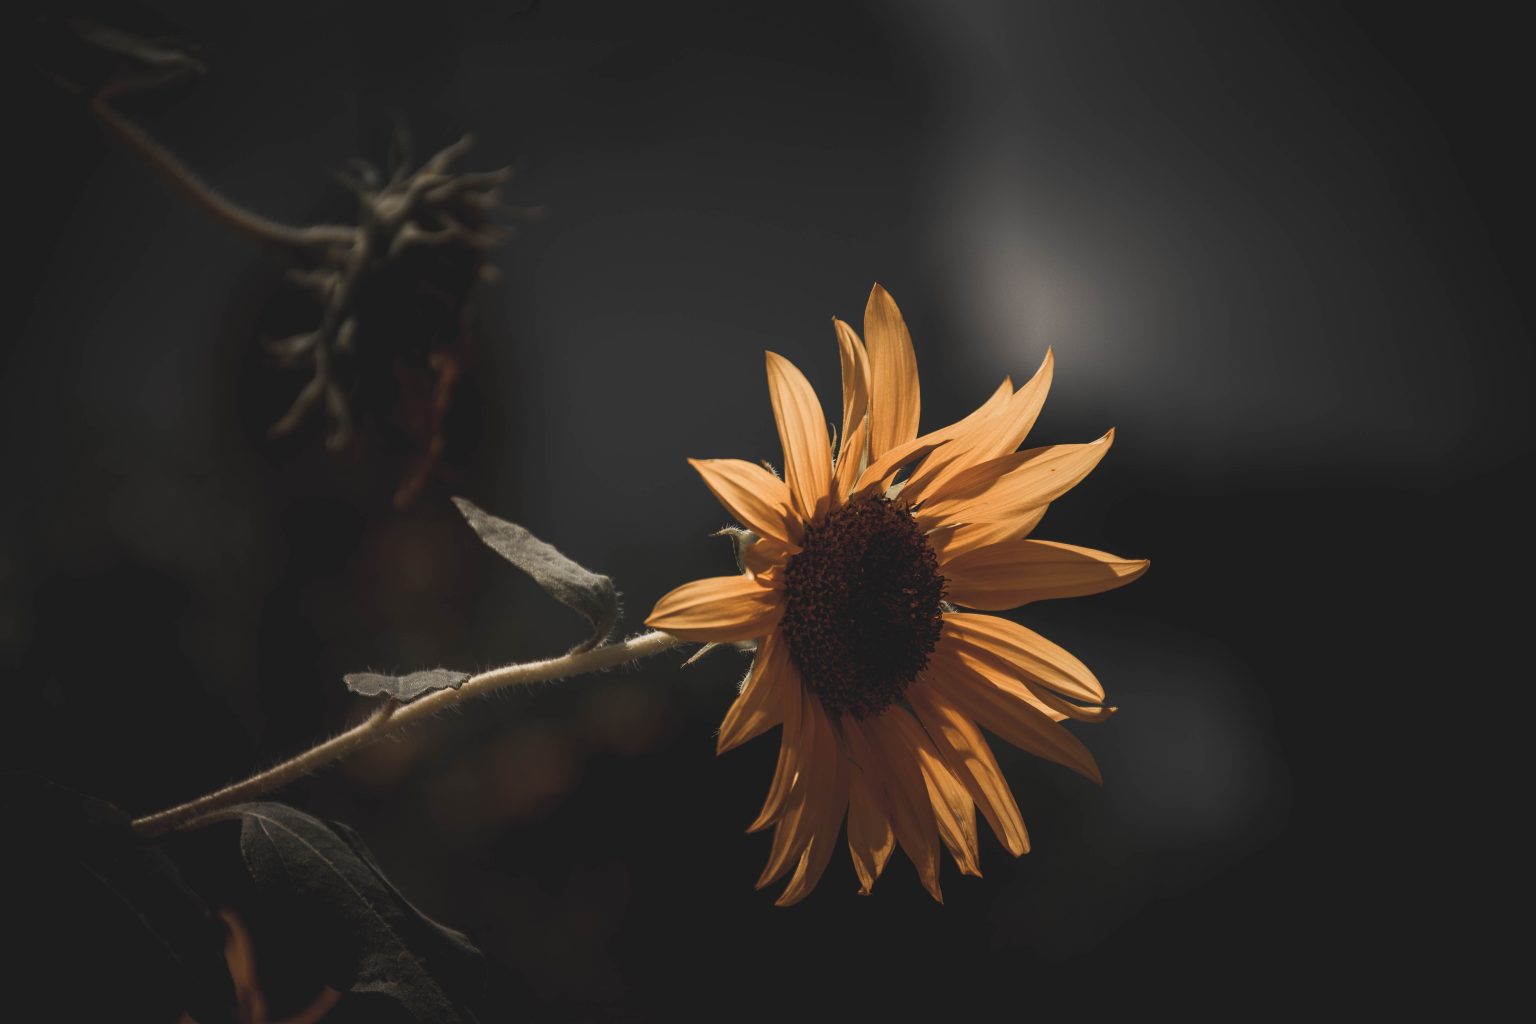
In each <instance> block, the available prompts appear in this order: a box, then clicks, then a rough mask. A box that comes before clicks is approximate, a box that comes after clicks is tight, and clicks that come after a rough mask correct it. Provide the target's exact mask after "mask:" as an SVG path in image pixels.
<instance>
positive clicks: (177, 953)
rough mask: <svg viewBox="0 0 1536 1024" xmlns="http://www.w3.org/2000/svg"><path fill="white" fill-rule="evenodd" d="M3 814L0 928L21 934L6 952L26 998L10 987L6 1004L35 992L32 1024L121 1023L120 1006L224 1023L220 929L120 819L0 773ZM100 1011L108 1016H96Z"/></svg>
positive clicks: (229, 1013) (226, 989)
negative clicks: (45, 1022) (46, 1023)
mask: <svg viewBox="0 0 1536 1024" xmlns="http://www.w3.org/2000/svg"><path fill="white" fill-rule="evenodd" d="M0 813H3V815H4V819H5V821H6V823H7V828H6V847H7V850H6V859H7V869H6V870H5V871H4V872H3V875H4V880H5V881H4V886H5V888H4V890H3V891H4V905H5V908H6V912H5V913H6V924H7V926H8V927H9V928H10V929H11V930H12V931H11V934H12V935H13V936H16V937H22V936H24V937H25V941H24V942H17V943H15V945H13V946H12V951H13V953H19V954H20V956H21V964H22V965H23V966H22V969H20V970H17V971H16V973H15V976H14V977H15V979H16V981H17V982H18V983H19V984H20V985H21V986H22V988H23V991H22V992H16V991H14V990H9V989H10V986H7V987H8V991H7V995H6V1001H7V1003H8V1004H10V1005H12V1006H25V1005H27V1004H28V999H27V993H26V991H25V989H26V987H27V986H36V990H37V993H38V997H37V998H38V1000H40V1001H38V1002H36V1003H34V1006H33V1010H32V1011H31V1012H32V1014H34V1016H32V1018H31V1019H49V1020H77V1019H78V1020H86V1019H124V1018H123V1017H122V1016H121V1014H122V1013H123V1012H124V1010H123V1008H124V1007H132V1008H135V1010H136V1011H138V1012H144V1013H146V1014H149V1013H158V1019H163V1020H167V1021H170V1020H175V1019H176V1018H177V1017H179V1016H180V1015H181V1014H183V1013H190V1014H192V1016H194V1017H195V1018H196V1019H197V1020H198V1021H199V1022H200V1024H216V1022H219V1021H229V1020H232V1019H233V1012H234V1005H235V999H234V987H233V984H232V982H231V981H230V977H229V970H228V968H227V967H226V966H225V963H224V956H223V948H224V928H223V925H222V924H221V923H220V922H219V921H218V920H216V919H215V918H214V917H213V915H212V914H211V913H210V911H209V909H208V906H207V904H205V903H204V902H203V900H202V898H201V897H200V896H198V895H197V893H195V892H193V891H192V890H191V889H190V888H189V887H188V886H187V885H186V883H185V882H184V881H183V879H182V877H181V874H180V872H179V871H178V870H177V868H176V865H175V864H174V863H172V861H171V860H170V858H169V857H167V856H166V855H165V854H164V852H162V851H161V850H160V849H159V848H158V847H157V846H155V845H152V844H150V843H149V842H147V841H145V840H142V839H140V838H139V837H138V836H136V835H135V834H134V832H133V829H132V827H131V826H130V824H129V819H128V816H127V815H126V814H124V813H122V812H121V811H119V810H118V809H117V808H116V807H113V806H112V805H111V804H109V803H106V802H105V801H102V800H97V799H95V798H93V797H89V796H84V795H82V794H80V793H76V792H74V791H72V790H69V789H66V788H64V787H63V786H59V785H56V784H55V783H52V782H50V781H48V780H47V779H44V778H41V777H39V776H35V775H27V774H20V773H15V774H12V773H7V774H5V775H3V776H0ZM13 858H14V859H15V861H16V863H15V864H14V866H12V865H11V863H10V862H11V861H12V859H13ZM34 956H40V957H41V958H42V959H41V960H40V962H38V963H37V964H35V965H30V966H29V965H28V964H29V957H34ZM10 966H11V967H15V966H16V965H15V963H14V961H13V962H12V963H11V964H10ZM8 973H9V971H8ZM103 1007H114V1008H115V1014H114V1017H110V1018H103V1017H101V1016H99V1014H100V1011H101V1009H102V1008H103Z"/></svg>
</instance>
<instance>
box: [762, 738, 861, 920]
mask: <svg viewBox="0 0 1536 1024" xmlns="http://www.w3.org/2000/svg"><path fill="white" fill-rule="evenodd" d="M823 716H825V713H824V712H823ZM824 724H825V726H826V736H825V739H824V740H822V741H821V742H825V743H827V744H828V745H830V747H831V749H832V759H831V765H830V767H831V770H832V774H831V775H830V776H827V777H821V778H816V779H813V780H811V781H812V782H813V784H814V785H815V786H816V788H817V792H816V795H815V798H814V803H813V804H812V806H811V807H809V808H808V809H807V812H806V813H807V817H806V821H807V822H808V831H809V836H808V838H807V839H806V842H805V849H804V852H802V853H801V854H800V863H799V864H797V865H796V866H795V872H794V874H792V875H790V877H789V884H788V885H786V886H785V887H784V891H783V892H782V893H780V894H779V898H778V899H776V900H774V901H773V903H774V906H776V907H788V906H791V905H793V904H795V903H799V902H800V901H801V900H803V899H805V897H807V896H809V895H810V893H811V890H812V889H814V888H816V883H817V882H819V881H821V876H822V874H823V873H824V872H825V871H826V870H827V864H828V863H829V862H830V861H831V860H832V854H833V851H835V850H836V849H837V846H838V838H839V834H840V833H841V831H842V825H843V814H844V812H845V811H847V809H848V781H849V780H848V767H849V766H848V753H847V751H846V750H845V749H844V747H843V744H842V741H841V740H840V739H839V737H838V735H837V731H836V729H835V727H834V726H833V725H832V723H831V721H830V720H824Z"/></svg>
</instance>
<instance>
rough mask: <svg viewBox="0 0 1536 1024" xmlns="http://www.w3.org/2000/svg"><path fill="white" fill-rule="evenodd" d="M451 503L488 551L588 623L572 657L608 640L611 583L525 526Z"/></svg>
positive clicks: (612, 617) (615, 601)
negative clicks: (588, 633) (589, 629)
mask: <svg viewBox="0 0 1536 1024" xmlns="http://www.w3.org/2000/svg"><path fill="white" fill-rule="evenodd" d="M453 503H454V504H455V505H456V506H458V509H459V512H460V513H462V514H463V516H464V519H465V521H466V522H468V523H469V525H470V526H471V527H472V528H473V529H474V531H475V533H477V534H479V536H480V539H481V540H483V541H484V542H485V543H486V546H487V547H489V548H490V549H491V550H492V551H494V552H496V553H497V554H498V555H500V556H501V557H502V558H505V559H506V560H507V561H509V562H511V563H512V564H513V565H515V566H517V567H518V568H519V569H521V570H523V572H525V573H527V574H528V575H529V576H531V577H532V578H533V581H534V582H535V583H537V584H538V585H539V586H540V587H542V588H543V590H544V592H545V593H546V594H548V595H549V596H550V597H553V598H554V599H555V600H557V601H559V602H561V603H562V604H564V605H566V606H567V607H569V608H572V609H575V610H576V611H577V612H580V613H581V615H582V616H584V617H585V618H586V620H587V621H588V622H590V623H591V624H592V635H591V636H590V637H588V638H587V639H586V640H585V641H583V642H582V643H581V644H579V645H577V646H576V647H574V648H572V651H573V652H575V651H588V650H591V649H592V648H593V647H596V646H597V645H598V644H600V643H602V642H603V641H604V640H606V639H608V636H609V635H610V634H611V633H612V632H613V627H614V625H615V624H616V623H617V622H618V620H619V593H618V591H617V590H615V589H614V586H613V580H611V579H609V578H608V577H607V576H601V575H599V574H597V573H594V572H590V571H589V570H587V569H584V568H583V567H582V566H580V565H578V564H576V563H575V562H573V561H572V560H571V559H569V558H567V557H566V556H565V555H562V554H561V553H560V552H559V551H558V550H556V549H555V548H554V547H553V546H551V545H549V544H546V543H544V542H543V541H541V540H539V538H537V537H535V536H534V535H533V534H531V533H529V532H528V531H527V530H526V529H524V528H523V527H521V526H518V525H517V524H516V523H509V522H507V521H506V520H505V519H499V518H497V517H496V516H493V515H491V514H490V513H489V512H486V511H485V510H484V509H482V508H480V507H479V506H478V505H476V504H475V503H474V502H472V501H469V500H467V499H465V498H454V499H453Z"/></svg>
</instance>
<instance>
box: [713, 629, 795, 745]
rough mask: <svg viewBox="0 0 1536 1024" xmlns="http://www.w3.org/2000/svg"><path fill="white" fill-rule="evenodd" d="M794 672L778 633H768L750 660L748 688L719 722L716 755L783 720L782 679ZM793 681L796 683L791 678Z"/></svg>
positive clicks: (760, 733) (742, 691)
mask: <svg viewBox="0 0 1536 1024" xmlns="http://www.w3.org/2000/svg"><path fill="white" fill-rule="evenodd" d="M793 671H794V666H792V665H790V664H789V655H788V654H787V653H786V650H785V645H784V641H783V640H781V639H780V638H779V635H778V634H777V633H769V634H768V635H767V636H765V637H763V639H762V642H761V643H759V644H758V645H757V657H755V658H754V659H753V660H752V671H751V673H750V674H749V675H748V676H747V685H746V686H744V687H742V689H741V693H740V694H738V695H737V697H736V699H735V701H733V702H732V703H731V706H730V708H729V709H728V710H727V711H726V713H725V718H724V720H723V721H721V723H720V736H719V739H718V740H717V741H716V742H715V753H717V754H723V753H725V752H726V751H727V750H730V749H731V748H733V747H737V746H740V745H741V744H743V743H745V742H746V741H747V740H750V739H752V738H753V737H756V736H761V735H762V734H763V733H765V732H767V731H768V730H769V729H771V728H773V727H774V726H776V725H778V724H779V723H780V722H782V721H783V720H784V702H783V697H782V695H781V693H780V691H781V689H782V688H783V685H784V677H785V676H786V675H788V674H789V673H792V672H793ZM791 681H792V682H797V680H793V679H791Z"/></svg>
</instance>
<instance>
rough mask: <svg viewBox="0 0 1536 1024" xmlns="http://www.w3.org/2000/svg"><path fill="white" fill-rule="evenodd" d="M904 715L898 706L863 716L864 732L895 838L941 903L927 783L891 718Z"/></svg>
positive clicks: (935, 830)
mask: <svg viewBox="0 0 1536 1024" xmlns="http://www.w3.org/2000/svg"><path fill="white" fill-rule="evenodd" d="M906 714H908V712H907V710H906V709H905V708H903V707H901V706H899V705H898V706H895V707H892V708H890V709H888V710H886V711H885V712H884V713H883V714H880V715H878V716H876V717H873V718H869V719H866V720H865V722H864V734H865V736H866V737H868V739H869V741H870V743H869V749H870V752H871V756H872V760H873V761H874V762H875V765H876V768H875V770H876V771H878V772H879V773H880V777H881V778H882V779H883V780H884V781H885V793H886V799H887V801H888V803H887V807H888V808H889V810H890V813H891V827H892V828H893V829H894V830H895V832H896V841H897V842H899V843H900V844H901V848H902V849H903V850H905V851H906V854H907V856H908V857H910V858H911V860H912V864H913V865H914V866H915V867H916V868H917V876H918V878H920V879H922V882H923V887H924V888H925V889H927V890H928V893H929V895H931V896H932V897H933V898H934V899H936V900H938V901H939V902H940V903H943V902H944V896H943V894H942V893H941V892H940V890H939V836H938V823H937V822H936V821H935V820H934V817H933V804H932V803H931V802H930V801H929V799H928V786H927V784H926V783H924V782H923V773H922V770H921V769H920V768H919V767H918V766H917V759H916V757H915V756H914V754H913V753H912V749H911V747H910V746H909V745H908V744H907V743H906V741H905V740H904V738H903V736H902V733H901V729H900V726H899V724H897V720H894V719H893V718H892V716H893V715H906Z"/></svg>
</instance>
